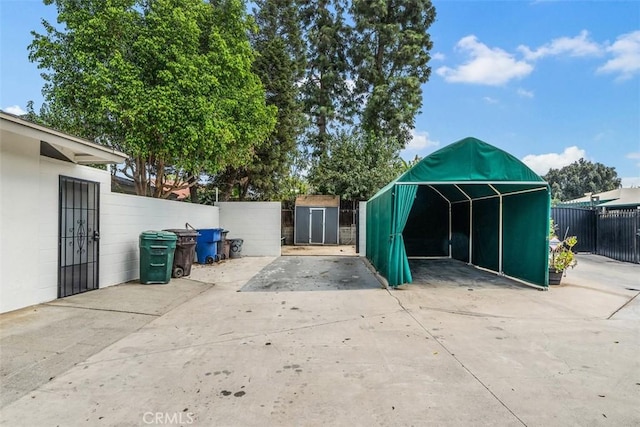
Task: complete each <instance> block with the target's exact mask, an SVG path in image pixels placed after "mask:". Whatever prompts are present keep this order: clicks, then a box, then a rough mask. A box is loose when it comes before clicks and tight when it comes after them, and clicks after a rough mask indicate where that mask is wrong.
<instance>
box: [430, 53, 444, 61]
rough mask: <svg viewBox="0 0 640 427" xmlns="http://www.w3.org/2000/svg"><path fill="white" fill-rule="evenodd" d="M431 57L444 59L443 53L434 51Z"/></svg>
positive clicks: (438, 59)
mask: <svg viewBox="0 0 640 427" xmlns="http://www.w3.org/2000/svg"><path fill="white" fill-rule="evenodd" d="M431 59H433V60H434V61H444V59H445V56H444V53H441V52H436V53H434V54H433V55H431Z"/></svg>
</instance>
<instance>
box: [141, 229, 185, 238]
mask: <svg viewBox="0 0 640 427" xmlns="http://www.w3.org/2000/svg"><path fill="white" fill-rule="evenodd" d="M140 238H141V239H144V240H178V236H176V235H175V233H172V232H170V231H156V230H147V231H143V232H142V233H140Z"/></svg>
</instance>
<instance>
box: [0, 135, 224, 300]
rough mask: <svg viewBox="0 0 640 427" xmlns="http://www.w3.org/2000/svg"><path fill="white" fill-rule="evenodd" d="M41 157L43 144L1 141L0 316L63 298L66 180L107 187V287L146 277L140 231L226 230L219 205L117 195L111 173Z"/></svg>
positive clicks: (103, 261) (103, 253)
mask: <svg viewBox="0 0 640 427" xmlns="http://www.w3.org/2000/svg"><path fill="white" fill-rule="evenodd" d="M39 153H40V146H39V141H37V143H35V142H34V141H33V140H29V139H26V138H24V139H23V140H21V139H20V137H18V136H16V137H15V138H13V139H12V141H11V142H8V141H4V140H1V141H0V213H1V216H0V312H6V311H10V310H15V309H18V308H22V307H26V306H29V305H33V304H38V303H42V302H46V301H51V300H53V299H56V298H57V296H58V208H59V207H58V197H59V176H60V175H64V176H70V177H75V178H80V179H85V180H89V181H95V182H99V183H100V258H99V260H100V278H99V286H100V287H101V288H103V287H106V286H111V285H115V284H118V283H122V282H126V281H129V280H134V279H137V278H138V277H139V266H138V260H139V251H138V236H139V234H140V232H142V231H145V230H161V229H165V228H184V226H185V223H186V222H189V223H190V224H191V225H193V226H194V227H198V228H215V227H219V226H220V223H219V214H218V210H219V209H218V208H217V207H213V206H204V205H194V204H189V203H184V202H176V201H168V200H158V199H152V198H147V197H138V196H130V195H125V194H117V193H111V182H110V175H109V173H108V172H106V171H102V170H97V169H94V168H90V167H86V166H78V165H75V164H73V163H68V162H62V161H58V160H55V159H49V158H46V157H41V156H40V154H39Z"/></svg>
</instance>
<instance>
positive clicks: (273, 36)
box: [215, 0, 304, 199]
mask: <svg viewBox="0 0 640 427" xmlns="http://www.w3.org/2000/svg"><path fill="white" fill-rule="evenodd" d="M296 3H297V2H296V1H295V0H258V1H256V2H255V5H256V8H255V9H254V19H255V22H256V26H257V31H256V32H255V33H253V34H252V35H251V42H252V45H253V48H254V49H255V51H256V52H257V56H256V59H255V61H254V62H253V72H254V73H255V74H256V75H257V76H258V77H260V80H261V81H262V84H263V86H264V88H265V91H266V96H267V105H273V106H274V107H276V108H277V109H278V113H277V117H276V118H277V123H276V126H275V128H274V130H273V131H272V132H271V134H270V135H269V137H268V138H267V140H266V141H265V143H264V144H262V145H261V146H260V147H258V148H257V149H256V151H255V156H254V157H253V159H252V161H251V162H250V163H249V164H247V165H246V166H245V167H241V168H228V169H227V170H225V172H224V173H222V174H220V175H219V176H217V177H216V180H215V181H216V183H217V184H218V185H220V186H221V187H222V188H223V198H227V197H228V196H229V195H230V194H231V190H232V188H233V187H236V188H239V189H240V191H239V196H240V198H241V199H242V198H245V197H247V196H248V195H250V196H252V197H254V198H258V199H271V198H274V197H277V195H278V193H279V192H280V188H281V186H282V183H283V180H285V178H286V177H287V176H288V173H289V167H290V166H291V163H292V161H293V158H294V153H295V150H296V144H297V141H298V137H299V135H300V133H301V131H302V129H303V122H304V116H303V114H302V103H301V101H300V88H299V85H300V81H301V80H302V78H303V76H304V45H303V41H302V37H301V26H300V13H299V9H298V7H297V4H296Z"/></svg>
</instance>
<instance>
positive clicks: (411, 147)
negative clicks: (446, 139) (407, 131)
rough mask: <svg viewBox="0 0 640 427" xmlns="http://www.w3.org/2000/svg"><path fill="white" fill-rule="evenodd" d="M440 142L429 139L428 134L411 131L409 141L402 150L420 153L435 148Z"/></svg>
mask: <svg viewBox="0 0 640 427" xmlns="http://www.w3.org/2000/svg"><path fill="white" fill-rule="evenodd" d="M439 145H440V141H434V140H432V139H430V138H429V132H419V131H416V130H415V129H413V130H412V131H411V141H409V143H408V144H407V146H406V147H405V148H404V149H405V150H406V151H420V150H423V149H425V148H429V147H437V146H439Z"/></svg>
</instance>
